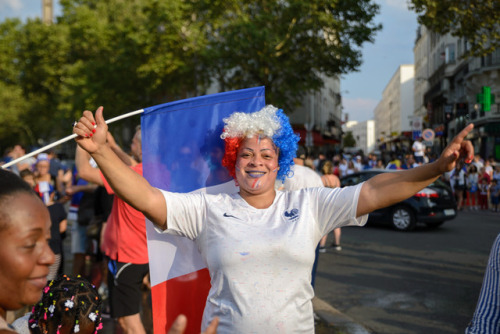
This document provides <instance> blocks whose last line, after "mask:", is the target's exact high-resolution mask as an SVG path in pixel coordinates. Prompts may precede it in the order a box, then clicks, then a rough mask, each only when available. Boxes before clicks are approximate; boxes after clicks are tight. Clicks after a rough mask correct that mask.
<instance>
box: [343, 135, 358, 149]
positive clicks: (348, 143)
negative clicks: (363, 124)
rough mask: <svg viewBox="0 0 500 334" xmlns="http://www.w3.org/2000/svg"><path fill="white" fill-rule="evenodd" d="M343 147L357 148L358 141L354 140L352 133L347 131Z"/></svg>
mask: <svg viewBox="0 0 500 334" xmlns="http://www.w3.org/2000/svg"><path fill="white" fill-rule="evenodd" d="M342 145H343V146H344V147H356V139H355V138H354V136H353V134H352V131H346V133H345V134H344V138H342Z"/></svg>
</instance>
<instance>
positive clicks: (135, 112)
mask: <svg viewBox="0 0 500 334" xmlns="http://www.w3.org/2000/svg"><path fill="white" fill-rule="evenodd" d="M143 112H144V109H139V110H135V111H131V112H129V113H126V114H123V115H120V116H116V117H113V118H110V119H109V120H107V121H106V124H111V123H113V122H116V121H119V120H121V119H124V118H127V117H130V116H134V115H138V114H142V113H143ZM76 137H77V135H76V134H74V133H73V134H71V135H69V136H67V137H64V138H62V139H59V140H58V141H56V142H54V143H52V144H49V145H46V146H44V147H42V148H39V149H38V150H36V151H33V152H30V153H28V154H25V155H23V156H22V157H20V158H17V159H16V160H12V161H10V162H8V163H6V164H3V165H2V166H0V167H2V168H4V169H5V168H7V167H10V166H12V165H14V164H16V163H18V162H20V161H23V160H25V159H28V158H31V157H32V156H34V155H37V154H38V153H42V152H44V151H47V150H48V149H50V148H52V147H54V146H57V145H60V144H62V143H64V142H67V141H68V140H71V139H73V138H76Z"/></svg>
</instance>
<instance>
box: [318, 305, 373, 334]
mask: <svg viewBox="0 0 500 334" xmlns="http://www.w3.org/2000/svg"><path fill="white" fill-rule="evenodd" d="M312 303H313V309H314V312H315V313H316V315H317V316H318V317H319V319H320V324H319V325H318V326H317V329H316V334H327V333H332V334H370V333H371V332H370V331H369V330H367V329H366V328H365V327H363V326H362V325H361V324H358V323H356V322H355V321H354V320H353V319H351V318H350V317H348V316H347V315H345V314H343V313H341V312H340V311H339V310H337V309H336V308H334V307H333V306H331V305H330V304H328V303H327V302H325V301H324V300H322V299H320V298H318V297H314V298H313V300H312Z"/></svg>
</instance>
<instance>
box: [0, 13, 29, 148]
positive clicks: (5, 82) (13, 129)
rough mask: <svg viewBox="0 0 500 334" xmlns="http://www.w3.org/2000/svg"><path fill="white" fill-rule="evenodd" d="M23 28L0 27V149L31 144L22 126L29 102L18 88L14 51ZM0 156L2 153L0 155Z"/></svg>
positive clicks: (10, 24)
mask: <svg viewBox="0 0 500 334" xmlns="http://www.w3.org/2000/svg"><path fill="white" fill-rule="evenodd" d="M21 30H22V24H21V22H20V21H19V20H17V19H7V20H5V21H4V22H2V23H1V24H0V105H1V106H2V108H0V143H2V149H5V148H6V147H8V146H14V145H15V144H19V143H20V142H24V143H27V142H30V141H32V140H33V135H32V132H31V131H30V129H29V127H28V126H26V125H25V124H24V123H23V118H24V115H25V114H26V110H27V107H28V102H27V101H26V99H25V98H24V96H23V91H22V88H21V86H20V85H19V70H18V64H19V59H18V58H17V55H16V49H17V46H18V41H19V39H20V34H21ZM0 153H3V151H2V152H0Z"/></svg>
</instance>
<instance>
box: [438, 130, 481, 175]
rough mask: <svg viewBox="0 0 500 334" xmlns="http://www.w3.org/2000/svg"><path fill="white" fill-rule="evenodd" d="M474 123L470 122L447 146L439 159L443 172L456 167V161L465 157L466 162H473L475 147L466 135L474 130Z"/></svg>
mask: <svg viewBox="0 0 500 334" xmlns="http://www.w3.org/2000/svg"><path fill="white" fill-rule="evenodd" d="M473 128H474V124H472V123H471V124H469V125H468V126H467V127H465V128H464V129H463V130H462V131H460V133H459V134H458V135H456V136H455V137H454V138H453V139H452V141H451V142H450V143H449V144H448V146H446V147H445V148H444V150H443V152H442V153H441V156H440V157H439V159H438V160H437V165H438V167H439V170H440V172H441V173H446V172H449V171H451V170H453V168H455V165H456V163H457V162H458V161H459V160H460V159H463V160H464V161H465V162H466V163H471V162H472V159H473V158H474V147H473V146H472V143H471V142H470V141H469V140H465V137H467V135H468V134H469V133H470V132H471V131H472V129H473Z"/></svg>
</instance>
